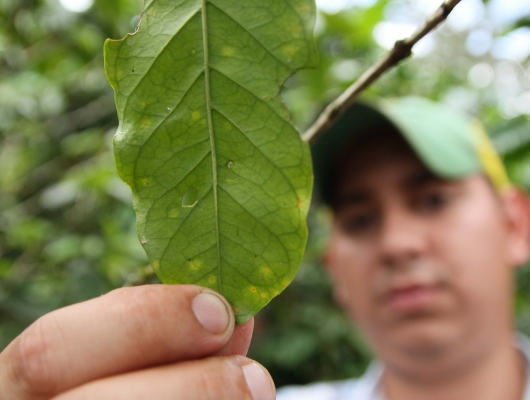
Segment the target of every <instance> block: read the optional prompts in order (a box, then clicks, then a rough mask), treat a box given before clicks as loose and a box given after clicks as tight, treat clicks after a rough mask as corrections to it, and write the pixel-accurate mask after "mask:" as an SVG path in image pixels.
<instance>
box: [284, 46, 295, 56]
mask: <svg viewBox="0 0 530 400" xmlns="http://www.w3.org/2000/svg"><path fill="white" fill-rule="evenodd" d="M295 51H296V49H295V48H294V46H291V45H289V46H285V47H284V48H283V54H285V55H286V56H292V55H293V54H294V52H295Z"/></svg>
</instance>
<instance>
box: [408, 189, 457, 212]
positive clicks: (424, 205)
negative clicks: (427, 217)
mask: <svg viewBox="0 0 530 400" xmlns="http://www.w3.org/2000/svg"><path fill="white" fill-rule="evenodd" d="M449 200H450V199H449V196H448V195H447V194H446V193H442V192H432V193H425V194H423V195H421V196H420V198H419V199H418V200H417V201H416V202H415V203H416V204H415V205H416V207H417V208H418V209H419V210H420V211H426V212H433V211H438V210H440V209H442V208H444V207H445V206H447V204H448V203H449Z"/></svg>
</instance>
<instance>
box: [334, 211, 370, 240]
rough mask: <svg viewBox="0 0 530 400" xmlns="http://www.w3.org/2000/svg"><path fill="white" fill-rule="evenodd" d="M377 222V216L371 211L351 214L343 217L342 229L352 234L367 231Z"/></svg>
mask: <svg viewBox="0 0 530 400" xmlns="http://www.w3.org/2000/svg"><path fill="white" fill-rule="evenodd" d="M376 223H377V216H376V215H375V214H372V213H363V214H356V215H352V216H350V217H348V218H346V219H345V221H344V223H343V224H342V225H343V229H344V230H345V231H346V232H348V233H352V234H356V235H358V234H362V233H366V232H368V231H369V230H370V229H372V228H373V227H374V226H375V224H376Z"/></svg>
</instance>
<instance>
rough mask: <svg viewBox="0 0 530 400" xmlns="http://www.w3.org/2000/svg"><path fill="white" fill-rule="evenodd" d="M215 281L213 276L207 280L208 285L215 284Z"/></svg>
mask: <svg viewBox="0 0 530 400" xmlns="http://www.w3.org/2000/svg"><path fill="white" fill-rule="evenodd" d="M216 281H217V279H216V278H215V276H210V277H209V278H208V283H215V282H216Z"/></svg>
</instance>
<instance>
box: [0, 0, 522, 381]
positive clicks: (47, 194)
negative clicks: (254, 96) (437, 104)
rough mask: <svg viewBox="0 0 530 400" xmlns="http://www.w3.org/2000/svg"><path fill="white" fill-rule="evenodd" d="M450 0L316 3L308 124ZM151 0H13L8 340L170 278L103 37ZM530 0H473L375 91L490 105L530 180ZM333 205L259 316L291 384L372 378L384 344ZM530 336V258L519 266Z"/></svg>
mask: <svg viewBox="0 0 530 400" xmlns="http://www.w3.org/2000/svg"><path fill="white" fill-rule="evenodd" d="M440 3H441V0H317V5H318V7H319V14H318V20H317V27H316V40H317V44H318V47H319V50H320V56H321V63H320V66H319V67H318V68H317V69H315V70H310V71H302V72H301V73H299V74H297V75H296V76H294V77H293V78H291V79H289V80H288V81H287V82H286V88H285V90H284V99H285V101H286V103H287V105H288V107H289V108H290V109H291V111H292V115H293V120H294V122H295V124H296V125H297V126H298V127H299V128H300V129H301V130H303V129H304V128H306V127H307V126H308V125H309V124H310V122H311V121H312V120H314V119H315V118H316V116H317V115H318V113H319V112H320V111H321V110H322V109H323V107H324V106H325V105H326V104H327V102H329V101H330V100H332V99H333V98H335V97H336V96H337V95H338V94H340V92H341V91H342V90H344V89H345V88H346V87H347V86H348V85H349V84H350V83H351V82H353V80H354V79H355V78H357V77H358V76H359V75H360V74H361V73H362V72H363V71H364V70H366V69H367V68H368V66H369V65H371V64H372V63H373V62H375V61H376V60H377V59H378V58H379V57H381V55H382V54H383V53H384V51H386V49H388V48H389V47H390V46H391V45H392V44H393V43H394V41H395V40H397V39H402V38H403V37H405V36H407V35H409V34H410V33H411V32H412V30H413V29H414V28H415V27H416V26H417V25H418V24H419V23H420V22H421V21H422V20H423V19H424V18H425V16H427V15H428V14H429V13H431V12H432V11H434V9H435V8H436V7H438V6H439V4H440ZM141 8H142V4H141V0H60V1H59V0H0V166H1V168H0V349H1V348H3V347H5V346H6V345H7V344H8V343H9V341H11V340H12V339H13V338H14V337H15V336H16V335H17V334H19V333H20V332H21V331H22V330H23V329H24V328H25V327H26V326H27V325H29V324H30V323H31V322H32V321H34V320H35V319H36V318H38V317H39V316H41V315H42V314H44V313H46V312H49V311H51V310H53V309H55V308H58V307H61V306H64V305H67V304H71V303H75V302H79V301H82V300H86V299H89V298H92V297H95V296H99V295H100V294H103V293H106V292H107V291H109V290H111V289H113V288H117V287H121V286H123V285H132V284H136V283H138V282H156V281H157V280H156V278H154V277H153V275H152V271H150V269H149V267H148V264H147V260H146V257H145V254H144V253H143V250H142V248H141V246H140V243H139V242H138V239H137V238H136V234H135V227H134V212H133V210H132V205H131V199H130V192H129V189H128V188H127V187H126V186H125V185H124V184H123V183H121V181H120V180H119V179H118V178H117V175H116V171H115V167H114V160H113V158H112V153H111V147H110V146H111V138H112V135H113V134H114V132H115V131H116V128H117V118H116V112H115V108H114V104H113V98H112V96H113V95H112V90H111V88H110V86H108V84H107V82H106V79H105V76H104V73H103V57H102V49H103V42H104V40H105V39H106V38H107V37H109V38H114V39H118V38H121V37H123V36H124V35H125V34H126V33H128V32H133V31H134V30H135V29H136V26H137V24H138V22H139V15H138V13H139V11H140V10H141ZM529 20H530V2H528V1H527V0H489V1H487V2H485V3H484V2H481V1H480V0H462V3H461V4H460V5H459V6H457V7H456V8H455V10H454V11H453V13H452V14H451V15H450V17H449V19H448V21H447V23H446V24H444V25H443V26H442V27H441V28H440V29H438V30H437V31H436V32H435V33H434V34H432V35H430V36H429V37H427V38H425V39H424V40H422V41H421V42H420V43H419V45H418V47H417V48H416V49H415V54H414V57H413V58H412V59H411V60H408V61H405V62H404V63H403V64H401V65H400V66H399V67H398V68H396V69H394V70H393V71H391V72H390V73H388V74H387V75H385V76H384V77H383V78H382V79H380V80H379V81H378V82H377V83H376V84H375V85H374V86H372V87H371V88H370V89H368V90H367V91H366V93H365V96H364V97H365V98H377V97H392V96H401V95H406V94H416V95H421V96H425V97H429V98H433V99H436V100H440V101H443V102H446V103H448V104H451V105H452V106H454V107H455V108H458V109H461V110H464V111H467V112H469V113H470V114H472V115H475V116H476V117H478V118H480V119H481V120H482V121H483V122H484V123H485V125H486V127H487V128H488V130H489V132H490V134H491V136H492V138H493V141H494V143H495V145H496V147H497V148H498V150H499V151H500V153H501V154H502V156H503V158H504V160H505V162H506V165H507V167H508V171H509V174H510V176H511V178H512V179H513V180H514V181H515V182H517V183H519V184H520V185H522V186H523V187H525V188H526V189H530V60H529V55H530V27H529V24H528V21H529ZM329 219H330V214H329V211H328V210H326V209H325V208H323V207H319V206H317V205H314V206H313V208H312V212H311V214H310V218H309V225H310V240H309V243H308V247H307V251H306V256H305V260H304V263H303V265H302V267H301V269H300V272H299V274H298V275H297V277H296V279H295V281H294V282H293V284H291V286H290V287H289V288H288V289H287V290H286V291H285V292H284V293H283V294H282V295H280V296H279V297H278V298H276V299H274V300H273V301H272V302H271V303H270V304H269V306H268V307H266V308H265V309H264V310H262V311H261V312H260V313H259V314H258V316H257V318H256V334H255V336H254V340H253V345H252V347H251V351H250V356H251V357H254V358H256V359H258V360H259V361H260V362H262V363H263V364H264V365H265V366H266V367H267V368H269V370H270V371H271V373H272V375H273V377H274V379H275V381H276V383H277V384H278V385H279V386H281V385H284V384H292V383H306V382H310V381H314V380H322V379H339V378H345V377H350V376H358V375H360V374H361V373H362V372H363V371H364V369H365V368H366V365H367V363H368V362H369V360H370V357H371V353H370V350H369V349H368V347H367V345H366V343H365V342H364V340H363V338H362V337H361V336H360V335H359V334H358V333H357V332H356V331H355V329H354V328H352V327H351V325H350V323H349V322H348V320H347V318H346V317H345V316H344V315H343V313H342V312H341V311H340V309H339V308H338V307H337V306H335V305H334V303H333V301H332V294H331V287H330V284H329V282H328V281H327V279H326V276H325V272H324V271H323V268H322V266H321V263H320V254H321V251H322V249H323V248H324V246H325V242H326V237H327V223H328V222H329ZM517 282H518V292H517V296H516V301H515V309H516V312H517V315H518V328H519V329H520V330H522V331H523V332H525V333H527V334H530V269H529V268H528V267H525V268H522V269H520V270H519V271H518V272H517Z"/></svg>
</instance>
